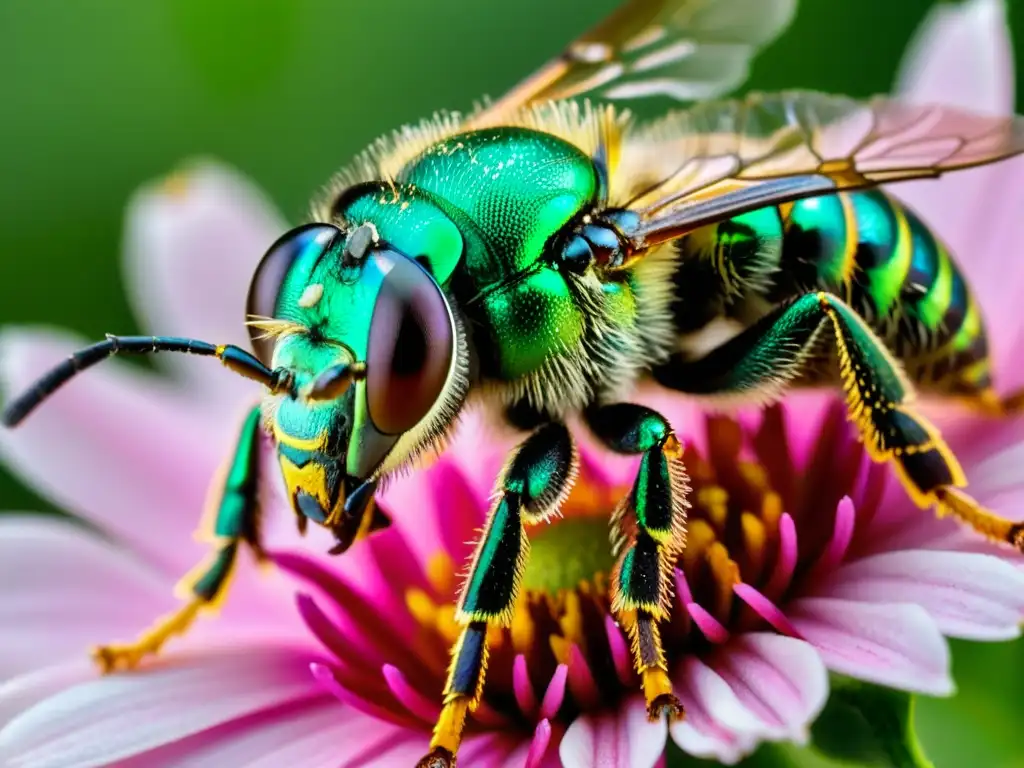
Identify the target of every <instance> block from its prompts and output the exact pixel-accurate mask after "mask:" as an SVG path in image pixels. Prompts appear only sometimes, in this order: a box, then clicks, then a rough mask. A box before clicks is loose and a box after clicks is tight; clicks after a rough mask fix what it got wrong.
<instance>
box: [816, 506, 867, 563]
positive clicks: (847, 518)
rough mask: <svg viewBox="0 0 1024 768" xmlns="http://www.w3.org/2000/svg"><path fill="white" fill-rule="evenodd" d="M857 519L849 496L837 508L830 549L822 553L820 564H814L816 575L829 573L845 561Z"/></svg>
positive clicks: (829, 544)
mask: <svg viewBox="0 0 1024 768" xmlns="http://www.w3.org/2000/svg"><path fill="white" fill-rule="evenodd" d="M856 519H857V513H856V511H855V509H854V506H853V501H852V500H851V499H850V497H849V496H844V497H843V498H842V499H841V500H840V501H839V505H838V506H837V507H836V517H835V523H834V527H833V530H832V538H831V539H830V540H829V543H828V548H827V549H826V550H825V551H824V552H822V554H821V557H820V558H819V559H818V562H817V563H815V564H814V565H815V571H816V573H821V572H824V571H829V570H831V569H833V568H835V567H836V566H837V565H839V563H841V562H842V561H843V557H844V556H845V555H846V550H847V549H848V548H849V546H850V541H851V540H852V539H853V526H854V523H855V522H856Z"/></svg>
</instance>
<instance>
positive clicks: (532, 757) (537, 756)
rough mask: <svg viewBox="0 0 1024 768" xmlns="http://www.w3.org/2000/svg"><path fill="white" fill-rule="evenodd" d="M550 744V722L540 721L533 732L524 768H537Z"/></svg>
mask: <svg viewBox="0 0 1024 768" xmlns="http://www.w3.org/2000/svg"><path fill="white" fill-rule="evenodd" d="M550 743H551V721H549V720H541V721H540V722H539V723H537V727H536V728H535V729H534V731H533V739H532V741H531V742H530V752H529V754H527V756H526V768H538V766H540V764H541V761H542V760H543V759H544V754H545V753H546V752H547V749H548V745H549V744H550Z"/></svg>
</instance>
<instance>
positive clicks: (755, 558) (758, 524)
mask: <svg viewBox="0 0 1024 768" xmlns="http://www.w3.org/2000/svg"><path fill="white" fill-rule="evenodd" d="M740 526H741V528H742V529H743V545H744V549H745V550H746V555H747V561H748V562H749V564H750V570H751V573H750V574H749V575H748V576H747V580H755V579H757V578H759V577H760V576H761V572H762V571H763V570H764V554H765V543H766V541H767V539H768V535H767V532H766V531H765V527H764V523H763V522H762V521H761V520H760V518H758V517H757V516H756V515H754V514H751V513H750V512H744V513H743V515H742V516H741V517H740Z"/></svg>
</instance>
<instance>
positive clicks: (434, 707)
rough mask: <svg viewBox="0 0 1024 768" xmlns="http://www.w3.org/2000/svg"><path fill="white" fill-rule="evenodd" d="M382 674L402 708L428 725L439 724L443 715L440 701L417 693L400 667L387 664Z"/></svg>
mask: <svg viewBox="0 0 1024 768" xmlns="http://www.w3.org/2000/svg"><path fill="white" fill-rule="evenodd" d="M381 672H382V673H383V675H384V680H385V681H386V682H387V684H388V689H389V690H390V691H391V694H392V695H393V696H394V697H395V698H396V699H397V700H398V702H399V703H400V704H401V705H402V706H404V707H405V708H406V709H407V710H409V712H410V713H411V714H413V715H415V716H416V717H418V718H419V719H420V720H422V721H423V722H424V723H426V724H427V725H433V724H434V723H435V722H437V717H438V715H440V714H441V704H440V703H439V702H438V701H436V700H434V699H430V698H427V697H426V696H424V695H423V694H422V693H420V692H419V691H417V690H416V689H415V688H414V687H413V686H412V685H410V684H409V681H408V680H407V679H406V678H405V675H404V674H402V670H400V669H399V668H398V667H395V666H392V665H391V664H385V665H384V666H383V667H381Z"/></svg>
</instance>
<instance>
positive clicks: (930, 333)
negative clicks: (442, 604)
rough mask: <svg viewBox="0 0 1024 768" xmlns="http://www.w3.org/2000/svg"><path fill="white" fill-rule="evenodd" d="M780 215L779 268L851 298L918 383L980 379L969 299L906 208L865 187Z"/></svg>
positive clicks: (956, 386) (984, 372)
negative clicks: (780, 249) (781, 231)
mask: <svg viewBox="0 0 1024 768" xmlns="http://www.w3.org/2000/svg"><path fill="white" fill-rule="evenodd" d="M780 214H781V215H782V218H783V222H784V229H785V234H784V238H783V254H782V263H781V265H780V266H781V267H782V271H783V273H784V274H789V275H792V276H793V277H794V278H795V279H797V280H798V281H799V282H800V283H802V284H803V287H805V288H811V287H812V286H811V283H813V286H814V287H815V288H818V289H825V290H829V291H832V292H835V293H837V294H838V295H839V296H842V297H844V298H846V299H847V300H848V301H850V303H851V304H852V305H853V306H854V307H855V308H856V309H857V310H858V312H860V313H861V314H862V316H863V317H864V318H865V319H866V320H867V321H868V322H869V323H870V324H871V325H872V326H873V327H874V329H875V330H876V331H877V332H878V333H879V334H880V335H881V337H882V338H883V339H884V340H885V341H886V342H887V343H888V344H889V346H890V347H891V348H892V350H893V351H894V352H895V353H896V354H897V355H898V356H899V357H900V358H901V359H902V360H903V362H904V364H905V365H906V368H907V370H908V373H910V375H911V376H912V377H913V378H914V379H915V380H917V382H918V383H919V384H921V385H924V386H926V387H928V388H932V389H939V390H947V391H967V392H975V391H978V390H980V389H985V388H986V387H988V386H989V384H990V383H991V382H990V380H989V367H988V348H987V340H986V337H985V330H984V327H983V325H982V321H981V314H980V312H979V309H978V306H977V303H976V301H975V299H974V297H973V296H972V295H971V292H970V289H969V287H968V286H967V283H966V281H965V279H964V276H963V275H962V274H961V272H960V270H959V269H958V268H957V266H956V263H955V262H954V260H953V258H952V256H951V255H950V253H949V252H948V250H947V249H946V247H945V246H944V245H943V244H942V243H941V242H940V241H939V239H938V238H937V237H936V236H935V234H934V233H933V232H932V231H931V230H930V229H929V228H928V227H927V225H925V224H924V223H923V222H922V221H921V220H920V219H919V218H918V217H917V216H916V215H914V213H913V212H912V211H910V210H908V209H907V208H905V207H904V206H903V205H901V204H900V203H898V202H897V201H896V200H894V199H893V198H891V197H889V196H888V195H886V194H885V193H883V192H881V191H879V190H868V191H863V192H849V193H841V194H836V195H830V196H826V197H817V198H810V199H807V200H801V201H799V202H796V203H792V204H789V205H785V206H781V207H780Z"/></svg>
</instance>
